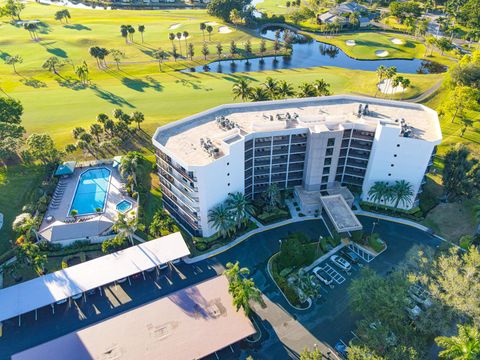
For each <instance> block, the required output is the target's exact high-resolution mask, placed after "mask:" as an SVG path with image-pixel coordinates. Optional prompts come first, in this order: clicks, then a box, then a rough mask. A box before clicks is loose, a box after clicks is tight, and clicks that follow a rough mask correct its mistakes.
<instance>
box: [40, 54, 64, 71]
mask: <svg viewBox="0 0 480 360" xmlns="http://www.w3.org/2000/svg"><path fill="white" fill-rule="evenodd" d="M62 65H63V64H62V62H61V61H60V59H59V58H57V57H56V56H51V57H49V58H48V59H47V60H45V62H44V63H43V65H42V68H44V69H46V70H48V71H51V72H53V73H54V74H55V75H58V72H57V68H59V67H60V66H62Z"/></svg>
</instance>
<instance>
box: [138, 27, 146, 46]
mask: <svg viewBox="0 0 480 360" xmlns="http://www.w3.org/2000/svg"><path fill="white" fill-rule="evenodd" d="M138 32H139V33H140V35H141V36H142V44H143V33H144V32H145V25H138Z"/></svg>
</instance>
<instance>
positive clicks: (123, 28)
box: [120, 25, 128, 44]
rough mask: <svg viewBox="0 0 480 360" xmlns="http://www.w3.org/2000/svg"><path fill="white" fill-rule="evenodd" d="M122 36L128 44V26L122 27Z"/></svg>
mask: <svg viewBox="0 0 480 360" xmlns="http://www.w3.org/2000/svg"><path fill="white" fill-rule="evenodd" d="M120 34H121V35H122V37H123V38H125V43H126V44H128V29H127V25H121V26H120Z"/></svg>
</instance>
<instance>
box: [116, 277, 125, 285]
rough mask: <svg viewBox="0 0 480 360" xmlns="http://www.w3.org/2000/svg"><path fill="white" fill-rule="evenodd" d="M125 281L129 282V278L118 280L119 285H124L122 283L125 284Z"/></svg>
mask: <svg viewBox="0 0 480 360" xmlns="http://www.w3.org/2000/svg"><path fill="white" fill-rule="evenodd" d="M125 281H127V278H126V277H124V278H121V279H118V280H117V284H122V283H124V282H125Z"/></svg>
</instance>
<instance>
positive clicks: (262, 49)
mask: <svg viewBox="0 0 480 360" xmlns="http://www.w3.org/2000/svg"><path fill="white" fill-rule="evenodd" d="M258 50H259V51H260V56H261V57H262V59H261V60H260V61H263V55H264V54H265V51H267V42H266V41H265V39H262V40H261V41H260V48H259V49H258Z"/></svg>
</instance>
